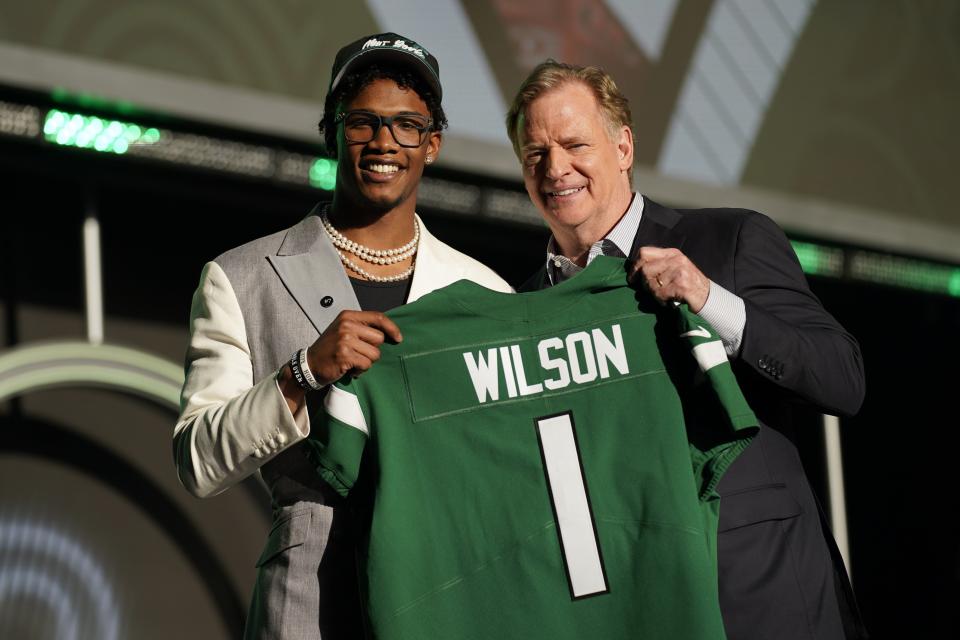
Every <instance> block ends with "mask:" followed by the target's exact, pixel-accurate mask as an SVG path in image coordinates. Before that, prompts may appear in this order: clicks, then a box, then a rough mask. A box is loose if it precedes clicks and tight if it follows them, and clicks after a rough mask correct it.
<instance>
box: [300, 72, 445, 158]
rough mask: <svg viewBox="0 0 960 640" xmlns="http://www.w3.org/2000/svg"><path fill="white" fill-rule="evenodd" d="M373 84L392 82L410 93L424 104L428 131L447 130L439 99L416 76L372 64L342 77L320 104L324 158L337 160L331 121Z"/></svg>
mask: <svg viewBox="0 0 960 640" xmlns="http://www.w3.org/2000/svg"><path fill="white" fill-rule="evenodd" d="M375 80H393V81H394V82H396V83H397V86H398V87H400V88H401V89H412V90H413V91H415V92H416V93H417V95H418V96H420V98H421V99H423V101H424V102H426V103H427V109H429V111H430V118H431V119H432V120H433V126H432V127H431V130H432V131H443V130H444V129H446V128H447V114H446V113H444V111H443V106H441V104H440V99H439V98H437V96H436V95H435V94H434V93H433V91H432V90H431V89H430V86H429V85H428V84H427V83H426V82H425V81H424V80H423V79H422V78H421V77H420V76H419V75H417V74H415V73H412V72H411V71H409V70H408V69H406V68H404V67H394V66H381V65H377V64H371V65H369V66H367V67H364V68H363V69H361V70H360V71H357V72H356V73H351V74H349V75H347V76H344V78H343V79H342V80H341V81H340V84H339V85H338V86H337V88H336V89H335V90H334V91H333V92H332V93H328V94H327V98H326V100H325V101H324V104H323V117H322V118H321V119H320V122H319V123H318V125H317V128H318V129H319V131H320V135H322V136H323V143H324V147H325V149H326V152H327V155H329V156H331V157H333V158H335V157H337V125H336V124H335V123H334V121H333V119H334V118H335V117H336V115H337V111H338V110H339V108H340V106H341V105H345V104H348V103H349V102H350V101H351V100H353V99H354V98H356V97H357V96H358V95H360V92H361V91H363V90H364V89H365V88H366V87H367V86H369V85H370V84H371V83H373V82H374V81H375Z"/></svg>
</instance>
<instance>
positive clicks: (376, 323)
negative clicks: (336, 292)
mask: <svg viewBox="0 0 960 640" xmlns="http://www.w3.org/2000/svg"><path fill="white" fill-rule="evenodd" d="M387 339H390V340H391V341H393V342H400V341H401V340H403V336H401V335H400V328H399V327H398V326H397V325H396V323H394V322H393V320H391V319H390V318H388V317H387V316H386V315H384V314H383V313H380V312H379V311H341V312H340V313H339V314H337V317H336V318H335V319H334V321H333V322H331V323H330V326H328V327H327V328H326V330H325V331H324V332H323V333H322V334H321V335H320V337H319V338H317V341H316V342H314V343H313V344H312V345H310V348H309V349H307V364H308V365H309V366H310V371H311V372H312V373H313V377H314V378H316V379H317V382H319V383H320V384H322V385H324V386H326V385H328V384H331V383H334V382H336V381H337V380H339V379H340V378H342V377H343V376H345V375H346V374H348V373H349V374H351V375H353V376H358V375H360V374H361V373H363V372H364V371H366V370H367V369H369V368H370V367H371V366H373V363H374V362H376V361H377V360H379V359H380V345H382V344H383V342H384V341H385V340H387Z"/></svg>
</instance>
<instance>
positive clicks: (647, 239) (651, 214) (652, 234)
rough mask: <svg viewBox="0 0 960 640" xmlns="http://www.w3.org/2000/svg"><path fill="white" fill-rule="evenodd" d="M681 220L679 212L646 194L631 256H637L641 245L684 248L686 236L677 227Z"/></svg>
mask: <svg viewBox="0 0 960 640" xmlns="http://www.w3.org/2000/svg"><path fill="white" fill-rule="evenodd" d="M680 220H681V217H680V214H679V213H677V212H676V211H674V210H673V209H670V208H668V207H665V206H663V205H661V204H658V203H656V202H654V201H653V200H651V199H650V198H648V197H646V196H644V197H643V216H642V217H641V218H640V228H639V229H638V230H637V235H636V236H635V237H634V239H633V246H632V247H631V248H630V256H631V258H636V256H637V254H638V253H639V252H640V247H663V248H673V249H680V248H682V247H683V243H684V241H685V240H686V236H685V235H684V234H683V233H682V232H681V231H680V230H679V229H677V223H678V222H680Z"/></svg>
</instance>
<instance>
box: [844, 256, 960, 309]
mask: <svg viewBox="0 0 960 640" xmlns="http://www.w3.org/2000/svg"><path fill="white" fill-rule="evenodd" d="M850 276H851V277H853V278H855V279H857V280H862V281H865V282H873V283H877V284H886V285H893V286H895V287H903V288H905V289H913V290H915V291H924V292H929V293H937V294H940V295H948V296H953V297H955V298H960V267H956V266H953V265H946V264H937V263H934V262H926V261H924V260H916V259H913V258H901V257H898V256H891V255H883V254H878V253H871V252H869V251H855V252H854V253H853V255H852V257H851V259H850Z"/></svg>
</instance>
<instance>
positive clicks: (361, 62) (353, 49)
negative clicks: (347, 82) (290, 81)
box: [328, 33, 443, 100]
mask: <svg viewBox="0 0 960 640" xmlns="http://www.w3.org/2000/svg"><path fill="white" fill-rule="evenodd" d="M380 60H384V61H388V62H391V63H393V64H398V65H403V66H405V67H407V68H408V69H410V70H411V71H413V72H414V73H416V74H418V75H419V76H420V77H421V78H423V79H424V80H426V82H427V84H428V85H430V88H431V89H432V90H433V92H434V93H436V94H437V99H438V100H439V99H440V98H442V97H443V88H442V87H441V86H440V65H439V64H438V63H437V59H436V58H434V57H433V55H431V53H430V52H429V51H427V50H426V49H424V48H423V47H422V46H420V45H419V44H417V43H416V42H414V41H413V40H411V39H410V38H407V37H404V36H401V35H398V34H396V33H378V34H376V35H372V36H365V37H363V38H360V39H359V40H357V41H355V42H351V43H350V44H348V45H347V46H345V47H343V48H342V49H340V51H339V52H337V57H336V58H335V59H334V60H333V70H332V71H331V72H330V89H329V90H328V92H329V93H333V91H334V89H336V88H337V85H339V84H340V81H341V80H342V79H343V77H344V76H345V75H347V74H348V73H350V72H351V71H355V70H356V69H358V68H360V66H366V65H368V64H372V63H374V62H377V61H380Z"/></svg>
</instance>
